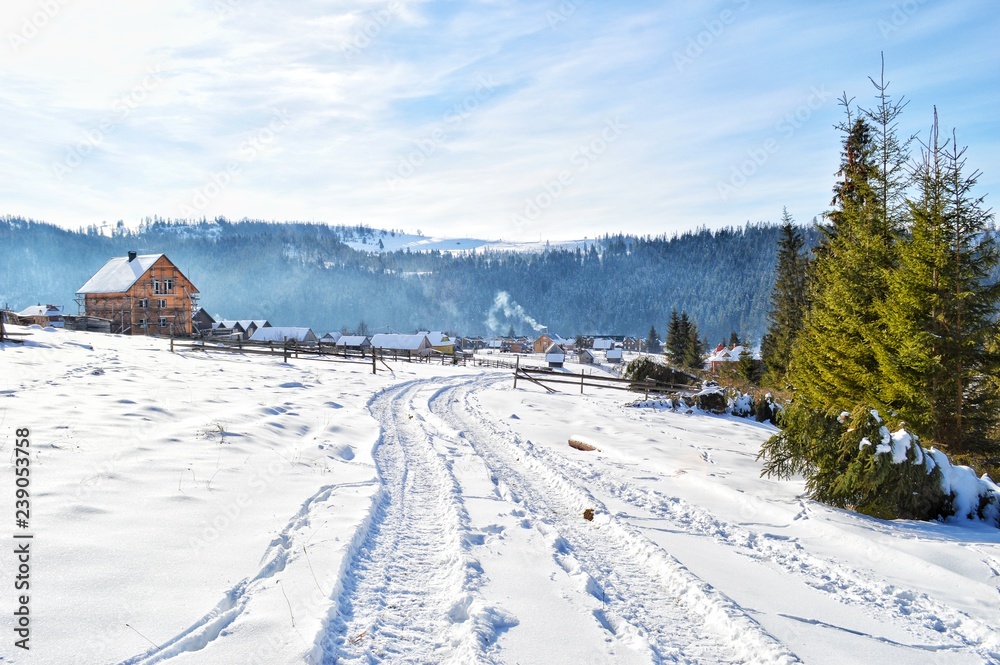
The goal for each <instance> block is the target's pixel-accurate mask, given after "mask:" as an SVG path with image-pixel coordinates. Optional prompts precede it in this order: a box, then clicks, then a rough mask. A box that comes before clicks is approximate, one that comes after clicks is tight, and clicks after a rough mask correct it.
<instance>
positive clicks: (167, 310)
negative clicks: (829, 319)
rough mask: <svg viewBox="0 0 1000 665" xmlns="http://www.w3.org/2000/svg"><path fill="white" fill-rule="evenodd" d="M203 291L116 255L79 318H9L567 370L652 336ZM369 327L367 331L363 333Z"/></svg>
mask: <svg viewBox="0 0 1000 665" xmlns="http://www.w3.org/2000/svg"><path fill="white" fill-rule="evenodd" d="M199 296H200V292H199V290H198V288H197V287H196V286H195V285H194V284H193V283H192V282H191V280H190V279H188V278H187V276H186V275H185V274H184V273H183V272H182V271H181V270H180V268H178V267H177V265H175V264H174V263H173V262H172V261H171V260H170V259H169V258H168V257H167V256H166V255H165V254H138V253H137V252H129V253H128V255H127V256H123V257H115V258H112V259H110V260H109V261H108V262H107V263H105V264H104V266H103V267H101V268H100V269H99V270H98V271H97V272H96V273H94V275H93V276H92V277H91V278H90V279H89V280H87V282H86V283H85V284H84V285H83V286H81V287H80V289H79V290H78V291H77V293H76V304H77V308H78V314H77V315H70V314H67V313H66V312H65V307H64V306H62V305H52V304H46V305H42V304H38V305H32V306H30V307H27V308H25V309H23V310H21V311H19V312H12V311H5V320H6V321H7V322H8V323H15V324H23V325H30V324H35V325H41V326H52V327H56V328H66V329H69V330H84V331H90V332H103V333H110V334H124V335H151V336H170V337H190V338H201V339H214V340H218V341H241V342H243V341H245V342H248V343H265V344H272V345H273V344H287V343H294V344H297V345H301V346H310V345H313V346H315V345H323V346H328V347H331V348H332V350H334V351H336V352H342V353H345V354H346V353H354V354H360V355H362V356H364V355H366V354H369V353H371V352H372V350H373V349H374V350H375V351H377V352H380V353H393V354H403V355H405V356H407V357H426V356H432V355H450V356H454V355H457V354H473V353H475V352H477V351H480V352H485V353H497V354H508V353H509V354H516V355H529V354H536V355H537V354H540V355H544V356H545V361H546V362H547V364H548V365H549V366H550V367H561V366H562V365H563V363H564V362H566V359H567V358H568V357H570V356H573V357H574V358H575V360H576V361H577V362H579V363H580V364H599V363H601V362H606V363H609V364H612V365H615V364H619V363H621V362H622V361H623V358H624V354H625V353H626V352H628V353H630V354H641V353H647V352H648V351H649V349H648V348H647V340H645V339H642V338H639V337H633V336H627V335H621V336H614V335H609V336H604V337H594V336H579V337H575V338H564V337H561V336H560V335H558V334H556V333H554V332H543V333H542V334H540V335H538V336H537V337H534V338H531V337H527V336H514V335H509V336H498V337H491V338H488V337H482V336H472V337H465V336H461V335H457V334H453V333H446V332H441V331H430V330H421V331H417V332H415V333H412V334H401V333H393V332H386V333H376V334H372V335H368V334H348V333H347V331H346V329H345V330H343V331H340V332H327V333H324V334H322V335H320V334H317V333H316V332H315V331H313V330H312V329H311V328H309V327H303V326H276V325H273V324H272V323H271V322H270V321H269V320H267V319H249V318H248V319H220V320H216V319H215V318H214V317H213V316H211V315H210V314H209V313H208V312H207V311H206V310H205V309H204V308H203V307H201V306H200V305H199ZM359 332H363V331H359ZM741 352H742V347H739V346H734V347H732V348H729V347H726V346H724V345H721V344H720V345H719V346H718V347H716V348H715V350H714V352H713V353H712V354H711V355H710V356H709V357H708V358H707V359H706V363H705V369H708V370H713V371H715V370H718V369H719V366H720V364H723V363H730V362H738V360H739V357H740V353H741Z"/></svg>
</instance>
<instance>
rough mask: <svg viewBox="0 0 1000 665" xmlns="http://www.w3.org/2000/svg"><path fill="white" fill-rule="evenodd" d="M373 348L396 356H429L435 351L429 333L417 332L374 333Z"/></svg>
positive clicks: (381, 352)
mask: <svg viewBox="0 0 1000 665" xmlns="http://www.w3.org/2000/svg"><path fill="white" fill-rule="evenodd" d="M371 343H372V348H373V349H378V351H379V353H380V354H383V353H389V354H392V355H394V356H405V357H407V358H411V357H413V356H418V357H423V356H429V355H431V353H432V352H433V350H434V349H433V347H432V346H431V342H430V340H429V339H427V335H424V334H422V333H417V334H416V335H399V334H396V333H379V334H377V335H372V342H371Z"/></svg>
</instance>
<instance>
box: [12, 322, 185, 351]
mask: <svg viewBox="0 0 1000 665" xmlns="http://www.w3.org/2000/svg"><path fill="white" fill-rule="evenodd" d="M2 328H3V323H0V329H2ZM2 341H3V333H2V332H0V342H2ZM173 352H174V331H173V329H171V330H170V353H173Z"/></svg>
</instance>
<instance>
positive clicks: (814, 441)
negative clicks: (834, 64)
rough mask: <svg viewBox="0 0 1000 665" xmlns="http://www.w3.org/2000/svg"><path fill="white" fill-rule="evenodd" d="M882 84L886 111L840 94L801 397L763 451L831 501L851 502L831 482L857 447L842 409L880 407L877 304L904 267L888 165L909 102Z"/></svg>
mask: <svg viewBox="0 0 1000 665" xmlns="http://www.w3.org/2000/svg"><path fill="white" fill-rule="evenodd" d="M876 88H877V89H878V92H879V99H880V102H881V103H880V107H879V108H880V109H881V110H880V111H879V112H878V113H875V112H866V113H862V114H861V115H857V114H856V112H855V110H854V109H853V108H852V100H849V99H848V98H847V96H846V95H844V97H843V98H842V99H841V105H842V106H843V107H844V111H845V120H844V121H843V122H842V123H841V124H840V125H839V126H838V127H839V128H840V129H841V131H842V133H843V152H842V157H841V166H840V170H839V172H838V176H840V178H841V179H840V181H839V182H838V183H837V184H836V185H835V187H834V198H833V205H834V210H832V211H831V212H830V213H828V214H827V215H826V217H827V219H828V223H827V224H826V225H825V226H824V227H822V228H821V231H822V237H821V240H820V244H819V246H818V247H817V249H816V251H815V256H814V259H813V261H812V262H811V265H810V269H809V273H808V290H807V297H808V300H809V308H808V310H807V312H806V316H805V319H804V322H803V327H802V330H801V331H800V333H799V334H798V336H797V337H796V342H795V344H794V346H793V347H792V354H791V361H790V363H789V369H788V373H787V379H788V383H789V384H791V386H792V387H793V389H794V391H795V393H794V395H795V396H794V398H793V400H792V403H791V404H790V405H789V406H788V408H786V409H785V410H784V412H783V413H782V416H781V421H782V424H783V426H784V429H783V430H782V432H781V433H779V434H778V435H775V436H774V437H772V438H771V439H769V440H768V441H767V442H766V443H765V444H764V445H763V446H762V448H761V453H760V456H761V457H762V458H764V460H765V465H764V473H765V474H769V475H778V476H782V477H787V476H788V475H790V474H792V473H796V472H804V473H805V475H806V481H807V487H808V489H809V491H810V494H811V495H812V496H814V497H817V498H819V497H824V498H826V499H828V500H831V501H833V500H834V499H836V497H838V496H839V497H841V499H840V501H841V502H840V503H837V505H846V504H845V503H843V501H844V499H843V497H844V496H847V494H844V493H841V494H831V493H830V491H831V484H832V483H834V482H836V480H837V479H838V478H839V477H840V476H841V475H842V474H843V473H844V472H845V471H846V469H847V468H848V466H849V465H850V464H851V462H852V460H853V459H854V458H855V457H856V456H857V453H858V451H857V448H855V449H853V450H852V449H850V448H849V446H850V445H851V444H850V443H849V438H844V437H843V436H842V433H843V424H842V423H841V422H840V421H838V417H839V416H840V414H841V413H844V412H851V411H853V410H854V409H856V408H861V406H863V408H865V409H868V410H872V409H873V408H882V403H881V402H880V401H879V394H880V391H879V374H878V370H879V367H878V360H877V358H876V356H875V352H874V350H873V344H874V342H875V341H876V340H877V339H880V338H881V320H880V318H879V307H880V306H881V302H882V300H883V299H884V297H885V293H886V290H887V282H888V279H889V274H890V272H891V271H892V270H893V269H894V267H895V265H896V247H895V242H894V241H895V237H896V233H897V231H898V228H899V226H900V219H899V217H898V216H897V215H896V214H895V210H896V207H897V206H896V201H897V199H898V198H899V197H901V196H902V195H903V190H902V187H903V186H904V182H903V180H902V179H901V178H900V176H899V174H898V172H897V171H895V170H894V171H893V172H892V173H888V174H887V173H884V172H882V170H881V166H880V165H881V164H890V165H894V164H896V163H897V161H898V160H899V159H900V157H901V155H900V154H896V153H893V154H892V155H888V156H887V155H886V151H887V150H895V151H904V152H905V144H902V145H901V144H900V143H899V142H898V141H896V139H895V127H896V125H895V123H896V118H897V117H898V114H899V112H901V110H902V106H903V105H902V104H901V103H892V102H890V101H889V99H888V94H887V91H886V86H885V84H882V87H880V88H879V87H878V84H876ZM873 116H875V120H874V125H873V120H872V117H873Z"/></svg>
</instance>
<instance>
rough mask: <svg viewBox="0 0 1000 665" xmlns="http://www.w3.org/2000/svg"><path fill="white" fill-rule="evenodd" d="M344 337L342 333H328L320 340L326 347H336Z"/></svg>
mask: <svg viewBox="0 0 1000 665" xmlns="http://www.w3.org/2000/svg"><path fill="white" fill-rule="evenodd" d="M343 336H344V334H343V333H340V332H328V333H326V334H325V335H323V336H322V337H320V338H319V343H320V344H323V345H324V346H336V344H337V340H338V339H340V338H341V337H343Z"/></svg>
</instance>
